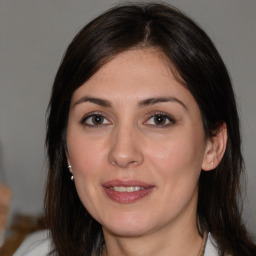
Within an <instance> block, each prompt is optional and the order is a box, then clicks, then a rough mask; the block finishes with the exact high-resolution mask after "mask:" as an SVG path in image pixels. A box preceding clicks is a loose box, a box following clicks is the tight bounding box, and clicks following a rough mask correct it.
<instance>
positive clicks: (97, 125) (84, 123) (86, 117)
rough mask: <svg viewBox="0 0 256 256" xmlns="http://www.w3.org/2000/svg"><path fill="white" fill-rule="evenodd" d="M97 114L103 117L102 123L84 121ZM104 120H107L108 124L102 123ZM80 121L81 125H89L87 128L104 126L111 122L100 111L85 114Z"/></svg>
mask: <svg viewBox="0 0 256 256" xmlns="http://www.w3.org/2000/svg"><path fill="white" fill-rule="evenodd" d="M97 116H98V117H100V118H104V121H103V123H101V124H88V123H86V121H88V120H89V118H93V117H97ZM106 120H107V122H108V124H104V122H105V121H106ZM92 122H93V121H92ZM80 123H81V124H82V125H84V126H86V127H89V128H100V127H101V126H105V125H110V124H111V122H110V121H109V120H108V119H107V118H106V117H105V116H104V115H102V114H101V113H90V114H87V115H86V116H84V117H83V118H82V120H81V121H80Z"/></svg>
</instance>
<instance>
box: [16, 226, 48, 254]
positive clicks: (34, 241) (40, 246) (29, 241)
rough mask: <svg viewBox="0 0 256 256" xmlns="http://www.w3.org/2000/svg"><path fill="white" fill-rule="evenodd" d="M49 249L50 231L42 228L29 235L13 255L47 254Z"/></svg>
mask: <svg viewBox="0 0 256 256" xmlns="http://www.w3.org/2000/svg"><path fill="white" fill-rule="evenodd" d="M51 250H52V243H51V239H50V232H49V231H48V230H43V231H37V232H35V233H33V234H31V235H29V236H28V237H27V238H26V239H25V240H24V242H23V243H22V244H21V246H20V247H19V248H18V250H17V251H16V252H15V253H14V254H13V256H47V255H48V254H49V253H50V252H51Z"/></svg>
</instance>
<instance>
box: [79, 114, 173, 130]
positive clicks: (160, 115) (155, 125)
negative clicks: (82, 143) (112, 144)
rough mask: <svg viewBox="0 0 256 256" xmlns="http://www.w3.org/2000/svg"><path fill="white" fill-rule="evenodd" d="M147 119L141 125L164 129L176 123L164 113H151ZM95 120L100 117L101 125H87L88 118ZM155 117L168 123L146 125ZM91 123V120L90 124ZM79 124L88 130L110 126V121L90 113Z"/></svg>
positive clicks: (100, 115) (101, 115)
mask: <svg viewBox="0 0 256 256" xmlns="http://www.w3.org/2000/svg"><path fill="white" fill-rule="evenodd" d="M148 116H149V117H148V118H147V120H146V121H145V122H144V123H143V124H145V125H147V126H150V127H153V128H166V127H169V126H171V125H172V124H175V123H176V120H175V119H174V118H173V117H171V116H170V115H168V114H166V113H164V112H156V113H153V114H149V115H148ZM93 117H94V118H95V117H100V118H103V119H104V120H103V123H100V124H89V123H87V122H88V120H89V119H90V118H93ZM157 117H160V118H164V120H165V122H166V121H168V123H167V124H166V123H164V124H147V122H149V120H151V119H154V118H157ZM106 121H107V122H108V123H104V122H106ZM92 122H93V121H92V120H91V123H92ZM80 123H81V124H82V125H83V126H86V127H89V128H100V127H102V126H106V125H110V124H111V121H109V120H108V118H106V117H105V116H104V115H103V114H102V113H97V112H96V113H90V114H87V115H86V116H84V117H83V118H82V120H81V121H80Z"/></svg>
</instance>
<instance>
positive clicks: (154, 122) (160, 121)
mask: <svg viewBox="0 0 256 256" xmlns="http://www.w3.org/2000/svg"><path fill="white" fill-rule="evenodd" d="M174 123H175V120H174V119H173V118H172V117H171V116H169V115H167V114H164V113H163V114H161V113H160V114H155V115H152V116H151V117H150V118H149V119H148V120H147V121H146V122H145V123H144V124H146V125H148V126H152V127H159V128H161V127H168V126H170V125H172V124H174Z"/></svg>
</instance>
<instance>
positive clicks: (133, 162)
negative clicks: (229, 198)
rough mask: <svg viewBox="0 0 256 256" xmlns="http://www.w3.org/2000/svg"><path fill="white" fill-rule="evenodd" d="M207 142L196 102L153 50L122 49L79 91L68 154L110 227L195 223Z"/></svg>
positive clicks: (129, 231) (86, 200) (126, 231)
mask: <svg viewBox="0 0 256 256" xmlns="http://www.w3.org/2000/svg"><path fill="white" fill-rule="evenodd" d="M207 144H208V141H207V139H206V138H205V134H204V130H203V125H202V120H201V115H200V110H199V108H198V105H197V103H196V101H195V100H194V98H193V96H192V95H191V93H190V92H189V91H188V90H187V89H186V88H185V87H184V86H182V85H181V84H180V83H179V82H177V81H176V79H175V78H174V76H173V74H172V72H171V71H170V68H169V67H168V66H167V64H166V62H165V61H164V60H163V58H161V57H160V54H159V53H157V52H156V51H155V50H153V49H144V50H142V49H140V50H130V51H127V52H124V53H122V54H120V55H118V56H117V57H115V58H114V59H113V60H111V61H110V62H109V63H107V64H105V65H104V66H103V67H102V68H101V69H100V70H99V71H98V72H97V73H96V74H95V75H94V76H93V77H92V78H91V79H90V80H89V81H87V82H86V83H84V84H83V85H82V86H81V87H79V88H78V89H77V90H76V91H75V93H74V94H73V97H72V101H71V107H70V113H69V121H68V129H67V145H68V153H67V158H68V162H69V164H71V165H72V171H73V175H74V180H75V186H76V188H77V192H78V195H79V197H80V199H81V201H82V203H83V205H84V206H85V208H86V209H87V210H88V212H89V213H90V214H91V215H92V216H93V217H94V218H95V219H96V220H97V221H98V222H99V223H101V224H102V226H103V230H104V232H111V233H112V234H116V235H119V236H135V235H136V236H139V235H145V234H147V233H152V232H156V231H159V230H168V229H173V228H174V229H175V228H176V227H178V226H179V225H180V226H182V225H183V227H184V228H186V227H187V226H188V225H191V223H193V225H194V224H195V220H196V206H197V183H198V178H199V175H200V172H201V168H202V165H203V163H204V161H206V160H205V158H206V157H205V155H206V153H205V152H206V150H207Z"/></svg>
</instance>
